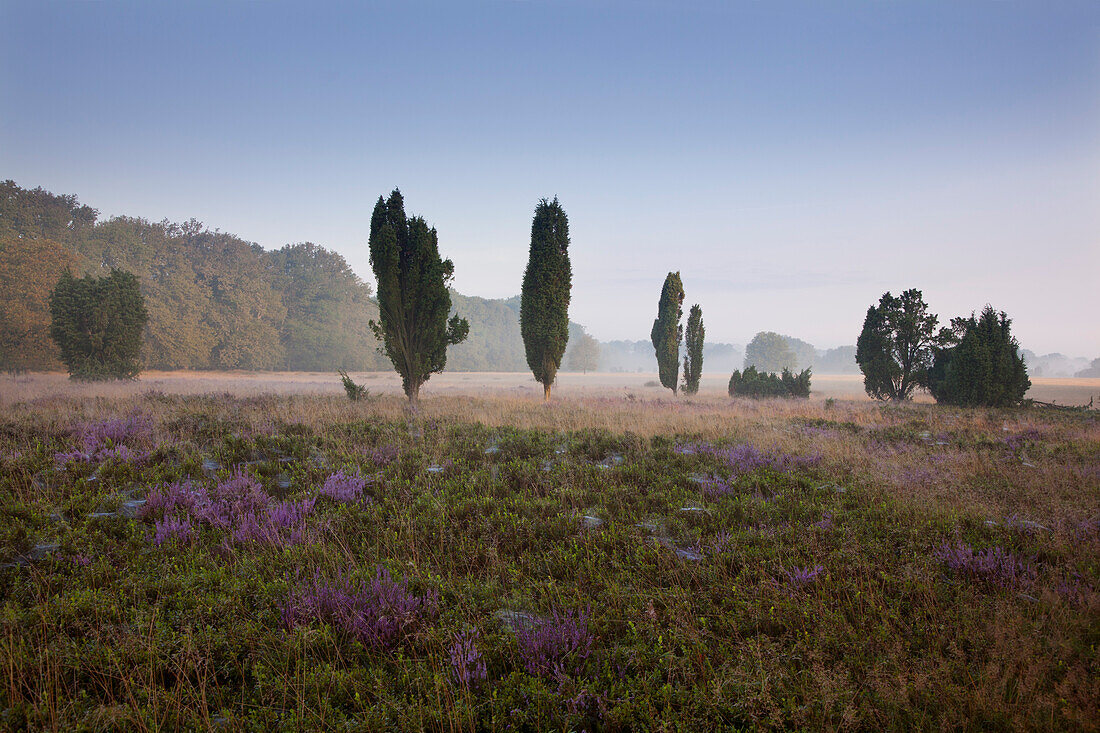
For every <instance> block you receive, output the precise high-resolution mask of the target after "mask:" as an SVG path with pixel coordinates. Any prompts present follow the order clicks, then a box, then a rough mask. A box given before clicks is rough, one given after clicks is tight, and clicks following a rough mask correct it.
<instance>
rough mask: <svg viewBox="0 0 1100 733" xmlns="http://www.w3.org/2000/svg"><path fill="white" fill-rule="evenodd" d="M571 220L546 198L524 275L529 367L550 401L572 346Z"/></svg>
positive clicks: (523, 327)
mask: <svg viewBox="0 0 1100 733" xmlns="http://www.w3.org/2000/svg"><path fill="white" fill-rule="evenodd" d="M572 285H573V271H572V268H571V266H570V264H569V219H568V217H566V215H565V210H564V209H562V207H561V204H560V203H558V200H557V198H555V199H554V200H553V201H547V200H546V199H543V200H542V201H540V202H539V204H538V206H537V207H535V217H534V220H533V221H532V222H531V249H530V253H529V256H528V260H527V269H526V270H525V271H524V273H523V290H522V292H521V294H520V308H519V324H520V333H521V335H522V336H523V349H524V352H525V354H526V356H527V365H528V366H529V367H530V368H531V373H532V374H534V375H535V380H536V381H538V382H539V383H540V384H541V385H542V388H543V395H544V398H545V399H546V400H547V401H549V400H550V387H551V385H553V384H554V378H555V377H556V376H557V373H558V367H560V366H561V359H562V356H563V355H564V354H565V346H566V344H567V343H568V342H569V297H570V290H571V288H572Z"/></svg>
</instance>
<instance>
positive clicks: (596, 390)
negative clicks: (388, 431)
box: [0, 371, 1100, 405]
mask: <svg viewBox="0 0 1100 733" xmlns="http://www.w3.org/2000/svg"><path fill="white" fill-rule="evenodd" d="M352 377H353V378H354V379H355V380H356V381H357V382H359V383H361V384H363V385H365V386H366V387H367V389H368V390H370V392H371V393H375V394H378V393H382V394H398V393H400V391H401V380H400V379H399V378H398V376H397V375H396V374H394V373H392V372H362V373H353V374H352ZM728 379H729V377H728V375H724V374H722V375H718V374H716V375H709V376H708V375H704V377H703V381H702V386H701V388H700V396H704V397H712V398H713V397H720V396H724V395H725V394H726V382H727V380H728ZM1031 383H1032V386H1031V390H1030V391H1029V392H1028V395H1027V396H1028V397H1031V398H1033V399H1037V400H1042V401H1044V402H1057V403H1058V404H1063V405H1080V404H1085V403H1087V402H1088V401H1089V399H1090V398H1094V397H1095V398H1096V401H1097V402H1098V403H1100V379H1069V378H1066V379H1056V378H1042V377H1032V379H1031ZM554 389H555V393H556V394H559V395H561V396H563V397H587V396H626V395H628V394H633V395H634V396H636V397H643V396H645V397H656V396H665V395H667V396H671V395H669V393H668V391H667V390H664V389H663V388H661V387H660V386H659V384H658V382H657V374H656V373H627V374H611V373H595V372H592V373H588V374H580V373H575V372H562V373H560V374H559V375H558V381H557V384H556V385H555V388H554ZM150 390H157V391H161V392H165V393H170V394H202V393H207V392H214V393H218V392H228V393H231V394H234V395H256V394H263V393H276V394H340V393H342V391H343V388H342V387H341V385H340V379H339V377H337V376H336V375H335V374H333V373H328V372H236V371H234V372H193V371H175V372H156V371H151V372H145V373H144V374H142V375H141V378H140V379H137V380H134V381H132V382H109V383H99V384H83V383H77V382H70V381H69V380H68V378H67V375H65V374H63V373H59V372H58V373H52V372H51V373H45V374H28V375H20V376H11V375H0V404H3V403H8V404H10V403H13V402H22V401H26V400H32V399H36V398H39V397H50V396H55V395H69V396H73V397H122V396H127V395H132V394H138V393H141V392H147V391H150ZM463 394H469V395H475V396H488V395H490V394H496V395H508V396H521V395H530V396H531V397H532V398H539V397H541V395H542V387H541V386H540V385H539V384H537V383H536V382H535V380H534V378H533V377H532V376H531V375H530V374H526V373H522V374H521V373H503V372H445V373H443V374H436V375H434V376H433V377H432V378H431V380H430V381H429V382H428V383H427V385H425V387H424V388H423V390H422V391H421V395H422V397H431V396H432V395H463ZM829 397H832V398H835V399H838V400H867V399H868V397H867V395H866V394H865V393H864V391H863V378H862V377H861V376H859V375H848V374H844V375H830V374H822V375H818V374H815V375H814V376H813V383H812V395H811V400H824V399H826V398H829ZM916 400H917V401H919V402H931V401H932V400H931V398H930V397H929V396H928V395H927V394H918V395H917V396H916Z"/></svg>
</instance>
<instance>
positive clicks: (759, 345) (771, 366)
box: [745, 331, 797, 373]
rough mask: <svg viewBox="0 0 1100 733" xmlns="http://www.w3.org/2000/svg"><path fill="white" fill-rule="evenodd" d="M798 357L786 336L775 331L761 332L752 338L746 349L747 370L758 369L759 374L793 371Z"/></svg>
mask: <svg viewBox="0 0 1100 733" xmlns="http://www.w3.org/2000/svg"><path fill="white" fill-rule="evenodd" d="M796 361H797V357H796V356H795V353H794V349H792V348H791V345H790V342H789V341H788V340H787V337H786V336H782V335H780V334H778V333H775V332H774V331H761V332H760V333H758V334H756V335H755V336H753V337H752V341H750V342H749V345H748V346H746V347H745V368H746V369H748V368H749V367H756V369H757V371H759V372H767V373H770V372H775V373H778V372H782V371H783V370H784V369H793V368H794V367H795V363H796Z"/></svg>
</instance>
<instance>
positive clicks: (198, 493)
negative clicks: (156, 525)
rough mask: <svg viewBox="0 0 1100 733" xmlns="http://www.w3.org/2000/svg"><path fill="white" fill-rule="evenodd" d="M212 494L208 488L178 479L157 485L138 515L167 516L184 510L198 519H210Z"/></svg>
mask: <svg viewBox="0 0 1100 733" xmlns="http://www.w3.org/2000/svg"><path fill="white" fill-rule="evenodd" d="M210 509H211V501H210V495H209V494H208V493H207V491H206V488H205V487H203V486H198V485H196V484H193V483H192V482H191V481H188V480H184V481H176V482H174V483H171V484H162V485H160V486H157V487H156V488H154V489H153V490H152V491H150V492H149V495H148V496H147V497H146V501H145V506H143V507H142V508H141V510H140V511H139V512H138V515H139V516H141V517H146V516H149V515H151V514H156V513H160V514H161V515H163V516H167V515H168V514H171V513H173V512H182V513H183V514H185V515H188V516H191V517H194V518H196V519H202V520H206V521H209V520H208V517H209V515H210V514H211V511H210Z"/></svg>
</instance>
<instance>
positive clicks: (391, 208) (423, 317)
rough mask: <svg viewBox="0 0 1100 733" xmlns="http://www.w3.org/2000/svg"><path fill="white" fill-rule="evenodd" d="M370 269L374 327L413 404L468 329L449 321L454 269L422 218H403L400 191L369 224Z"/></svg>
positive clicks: (376, 208)
mask: <svg viewBox="0 0 1100 733" xmlns="http://www.w3.org/2000/svg"><path fill="white" fill-rule="evenodd" d="M370 263H371V267H372V268H373V269H374V276H375V278H376V279H377V281H378V321H373V320H372V321H371V322H370V327H371V330H373V331H374V334H375V336H376V337H377V338H378V340H379V341H381V342H382V346H381V348H382V349H383V350H384V353H385V354H386V356H388V357H389V359H390V361H391V362H392V363H393V366H394V369H396V370H397V373H398V374H400V375H401V384H402V387H403V388H404V390H405V395H406V396H407V397H408V399H409V404H411V405H416V404H417V403H418V402H419V399H420V387H421V386H422V385H423V384H424V382H426V381H428V379H429V377H431V375H432V374H433V373H435V372H440V371H443V367H444V366H446V364H447V347H448V346H449V345H451V344H457V343H459V342H461V341H462V340H464V339H465V338H466V336H467V334H468V333H469V331H470V324H469V323H468V322H467V321H466V319H464V318H459V317H458V316H457V315H456V316H452V317H451V319H450V320H447V314H448V313H449V312H450V309H451V296H450V293H449V292H448V291H447V283H449V282H450V281H451V278H452V277H454V265H453V264H452V263H451V261H450V260H444V259H441V258H440V256H439V237H438V235H437V233H436V231H435V229H431V228H429V227H428V224H427V223H426V222H425V221H424V219H423V218H422V217H419V216H415V217H413V218H411V219H407V218H406V217H405V202H404V199H402V197H401V192H400V191H398V190H397V189H394V190H393V193H391V194H390V198H389V200H384V199H383V198H382V197H381V196H379V197H378V203H377V204H375V206H374V213H373V215H372V216H371V223H370Z"/></svg>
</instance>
